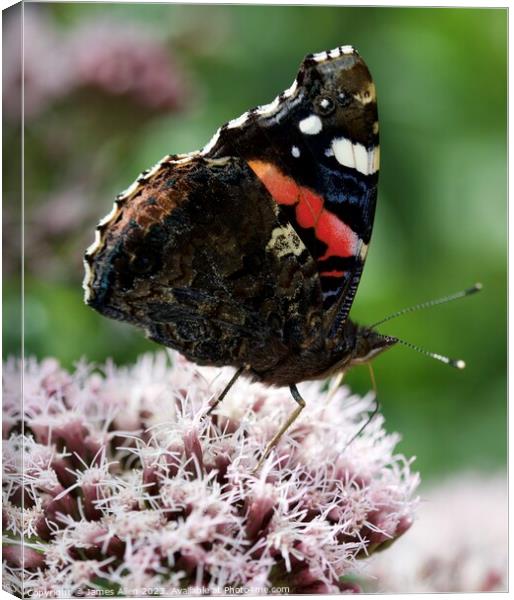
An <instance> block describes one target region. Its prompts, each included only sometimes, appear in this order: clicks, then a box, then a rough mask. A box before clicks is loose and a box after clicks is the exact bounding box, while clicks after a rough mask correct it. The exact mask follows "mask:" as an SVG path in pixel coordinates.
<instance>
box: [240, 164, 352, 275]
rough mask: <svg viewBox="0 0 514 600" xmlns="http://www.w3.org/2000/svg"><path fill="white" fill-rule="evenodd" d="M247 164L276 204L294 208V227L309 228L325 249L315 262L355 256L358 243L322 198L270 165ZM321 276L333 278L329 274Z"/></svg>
mask: <svg viewBox="0 0 514 600" xmlns="http://www.w3.org/2000/svg"><path fill="white" fill-rule="evenodd" d="M248 164H249V165H250V168H251V169H252V171H253V172H254V173H255V174H256V175H257V177H258V178H259V179H260V180H261V181H262V183H263V184H264V186H265V187H266V189H267V190H268V192H269V193H270V194H271V195H272V196H273V199H274V200H275V201H276V202H277V203H278V204H287V205H290V206H291V205H293V204H294V205H296V221H297V223H298V225H300V227H303V228H305V229H307V228H309V227H313V228H314V231H315V234H316V237H317V238H318V239H319V240H321V241H322V242H324V243H325V244H326V245H327V251H326V252H325V254H324V255H323V256H318V257H317V258H318V259H325V258H328V257H329V256H354V255H355V253H356V251H357V247H358V242H359V238H358V236H357V234H356V233H355V232H354V231H353V230H352V229H351V228H350V227H348V225H346V224H345V223H344V222H343V221H341V219H340V218H339V217H337V216H336V215H335V214H334V213H332V212H330V211H329V210H327V209H326V208H323V205H324V202H325V201H324V199H323V197H322V196H319V195H318V194H316V193H315V192H313V191H312V190H310V189H309V188H307V187H302V186H300V185H298V184H297V183H296V182H295V181H294V179H292V178H291V177H287V175H284V174H283V173H281V172H280V171H279V169H277V167H275V166H274V165H273V164H271V163H266V162H262V161H260V160H250V161H248ZM338 273H339V272H338ZM341 274H342V273H341ZM324 275H330V276H336V275H335V274H334V275H332V272H331V273H330V274H329V273H324Z"/></svg>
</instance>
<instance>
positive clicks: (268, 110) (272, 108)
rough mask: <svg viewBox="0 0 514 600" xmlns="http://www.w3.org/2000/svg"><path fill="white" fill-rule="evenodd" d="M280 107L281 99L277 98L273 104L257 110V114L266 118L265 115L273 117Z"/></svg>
mask: <svg viewBox="0 0 514 600" xmlns="http://www.w3.org/2000/svg"><path fill="white" fill-rule="evenodd" d="M279 106H280V99H279V97H278V96H277V97H276V98H275V99H274V100H273V101H272V102H270V103H269V104H263V105H262V106H259V107H258V108H257V111H256V112H257V114H259V115H262V116H265V115H273V114H275V113H276V112H277V110H278V107H279Z"/></svg>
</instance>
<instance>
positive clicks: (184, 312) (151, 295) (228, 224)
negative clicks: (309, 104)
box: [86, 156, 322, 373]
mask: <svg viewBox="0 0 514 600" xmlns="http://www.w3.org/2000/svg"><path fill="white" fill-rule="evenodd" d="M87 256H88V258H87V261H88V264H89V267H88V268H89V270H90V273H89V280H88V281H87V283H86V291H87V302H88V303H89V304H90V305H92V306H93V307H94V308H96V309H97V310H99V311H100V312H101V313H103V314H105V315H107V316H110V317H113V318H117V319H121V320H124V321H129V322H132V323H134V324H136V325H138V326H141V327H143V328H145V329H146V331H147V333H148V335H149V337H150V338H152V339H154V340H155V341H158V342H160V343H162V344H164V345H166V346H168V347H172V348H175V349H177V350H179V351H180V352H181V353H183V354H184V355H185V356H187V357H188V358H190V359H192V360H194V361H195V362H197V363H200V364H211V365H219V366H221V365H233V366H237V367H239V366H243V365H247V364H249V365H251V366H252V368H253V369H254V371H255V372H257V373H259V372H261V371H262V372H264V371H269V370H270V369H271V368H272V367H273V365H274V364H276V363H278V362H280V361H281V360H282V359H283V358H284V357H285V356H286V355H288V354H289V353H291V352H292V351H293V352H294V351H295V349H296V348H298V347H300V346H301V345H302V344H305V343H306V342H307V339H308V338H309V336H312V335H314V334H315V335H316V336H319V331H318V328H316V327H315V325H316V322H315V320H313V315H314V314H316V312H318V313H319V312H320V310H321V307H322V298H321V290H320V286H319V280H318V278H317V274H316V265H315V263H314V261H313V260H312V258H311V256H310V254H309V253H308V252H307V251H306V249H305V247H304V245H303V243H302V241H301V240H300V238H299V237H298V235H297V234H296V233H295V232H294V230H293V229H292V228H291V227H290V226H289V225H288V224H287V223H282V222H281V221H280V218H279V215H278V210H277V206H276V204H275V203H274V202H273V200H272V199H271V198H270V196H269V194H268V192H267V190H266V189H265V187H264V185H263V184H262V183H261V182H260V181H259V180H258V179H257V178H256V177H255V176H254V174H253V172H252V171H251V169H250V167H249V166H248V164H247V163H246V161H244V160H242V159H235V158H223V159H205V158H202V157H198V156H192V157H190V158H189V159H187V160H184V161H182V162H181V161H180V159H179V160H174V159H170V160H168V161H164V162H163V163H162V164H161V165H160V168H159V169H158V170H157V172H156V173H155V174H154V175H152V176H151V177H149V178H147V179H146V181H145V182H144V185H139V186H136V188H135V189H134V190H133V191H132V192H131V193H130V194H129V195H128V196H126V197H124V198H122V199H121V201H119V202H118V207H117V209H115V211H114V212H113V214H111V216H110V218H109V219H108V220H107V221H106V222H105V223H103V224H102V225H101V226H100V231H99V240H98V243H97V246H96V247H95V248H93V249H90V251H89V252H88V254H87ZM311 322H312V326H310V325H309V324H310V323H311Z"/></svg>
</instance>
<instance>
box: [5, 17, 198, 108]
mask: <svg viewBox="0 0 514 600" xmlns="http://www.w3.org/2000/svg"><path fill="white" fill-rule="evenodd" d="M21 31H22V27H21V23H20V22H19V20H18V19H17V18H15V17H12V18H8V19H7V22H6V32H5V36H6V37H5V40H6V42H5V58H6V60H5V64H4V88H5V90H6V94H5V111H6V116H7V117H8V118H11V119H12V120H17V119H18V118H19V116H20V111H21V104H20V98H19V87H20V82H21V77H22V72H21V69H22V65H21V53H20V48H19V46H20V38H21ZM23 42H24V43H23V69H24V70H23V73H24V84H25V85H24V109H25V119H26V120H27V119H31V118H33V117H35V116H37V115H39V114H40V113H41V112H42V111H44V110H45V109H46V108H48V106H49V105H51V104H52V103H53V102H56V101H58V100H60V99H62V98H63V97H64V96H66V95H68V94H70V93H71V92H74V91H77V90H86V89H92V90H94V92H95V93H96V94H98V93H101V94H104V95H106V96H112V97H115V98H117V97H125V98H127V99H130V100H132V101H133V102H134V103H135V104H136V105H137V106H139V107H140V108H145V109H147V110H149V111H158V110H173V109H176V108H178V107H180V106H181V105H182V104H183V101H184V94H185V87H186V86H185V81H184V74H183V73H182V72H181V70H180V69H179V68H178V67H177V65H176V64H175V61H174V60H173V58H172V56H171V52H170V51H169V49H168V48H167V47H166V44H165V42H164V41H160V40H158V39H155V34H151V33H150V32H148V31H145V30H144V28H142V27H141V26H139V25H138V26H136V25H133V24H129V23H114V22H111V23H107V22H104V21H101V20H97V21H90V22H85V23H83V24H81V25H78V26H75V27H72V28H71V29H70V30H69V31H66V32H65V31H61V30H59V29H58V28H57V27H56V26H55V25H54V23H53V21H52V20H51V19H50V18H48V17H47V15H46V14H45V12H44V10H42V9H41V7H35V6H29V7H25V10H24V18H23Z"/></svg>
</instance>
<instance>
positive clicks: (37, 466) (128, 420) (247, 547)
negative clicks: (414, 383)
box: [4, 353, 418, 596]
mask: <svg viewBox="0 0 514 600" xmlns="http://www.w3.org/2000/svg"><path fill="white" fill-rule="evenodd" d="M170 363H171V364H170ZM20 368H21V367H20V363H19V362H17V361H14V360H10V361H8V363H7V364H6V365H5V368H4V402H5V407H4V410H5V412H6V414H7V415H8V419H7V421H6V428H5V431H4V437H5V438H6V440H5V441H4V465H5V467H4V470H5V475H6V477H5V490H6V491H5V500H4V530H5V532H6V535H7V539H6V548H7V552H6V553H5V554H4V559H5V567H4V570H5V581H6V582H7V585H8V586H9V588H10V590H11V591H12V592H13V593H20V589H21V588H24V592H25V593H26V594H27V593H29V594H30V593H34V592H35V591H36V590H38V592H40V591H41V590H42V589H44V590H47V591H48V592H49V593H61V594H62V593H63V590H64V591H65V592H67V593H69V594H72V593H84V591H85V590H88V589H92V590H94V589H98V588H108V589H110V590H115V591H116V592H117V593H123V594H124V595H135V596H140V595H145V594H146V593H151V594H156V593H159V594H162V595H173V594H174V593H175V594H177V593H180V590H185V589H187V590H188V591H190V593H191V592H192V593H198V594H203V593H210V594H212V593H214V594H221V593H231V591H232V590H236V591H237V590H239V591H240V590H241V589H242V590H243V591H245V592H253V593H267V592H269V593H271V592H273V590H275V591H276V590H278V589H279V590H280V591H281V592H282V593H284V592H289V593H294V592H303V593H308V592H310V593H321V592H334V593H337V592H340V591H342V590H343V591H344V590H347V591H353V590H354V589H355V587H356V586H355V584H354V583H351V582H347V581H345V580H344V579H343V578H344V576H345V575H348V574H351V573H352V572H354V571H355V570H356V569H358V568H359V566H358V565H359V563H360V564H361V565H362V564H364V563H363V561H359V559H360V558H362V557H365V556H368V555H369V554H371V553H372V552H374V551H375V550H377V549H378V548H383V547H385V546H386V545H388V544H390V543H391V541H392V540H394V539H396V538H397V537H399V536H400V535H402V533H404V531H406V529H408V527H409V525H410V523H411V521H412V518H413V512H414V508H415V505H416V498H415V497H414V495H415V490H416V487H417V484H418V476H417V475H416V474H413V473H412V472H411V469H410V461H408V460H406V459H405V458H404V457H402V456H401V455H398V454H394V448H395V445H396V443H397V441H398V436H397V435H394V434H393V435H390V434H386V433H385V431H384V429H383V418H382V417H376V418H375V419H374V420H373V421H371V423H370V424H369V425H368V426H367V427H366V428H365V430H364V431H363V433H362V434H361V435H360V436H359V437H357V438H355V439H354V440H353V441H351V439H352V437H353V436H354V435H355V433H356V432H357V431H358V430H359V428H360V427H361V425H362V424H363V423H364V422H365V420H366V419H367V416H368V414H369V412H370V410H371V409H372V404H373V400H372V398H371V397H365V398H358V397H355V396H350V394H349V391H348V390H347V389H346V388H344V387H343V388H338V389H330V390H326V389H324V387H323V384H322V383H319V382H313V383H304V384H302V385H301V386H300V388H301V393H302V394H303V396H304V398H305V399H306V402H307V407H306V408H305V410H304V411H303V413H302V415H301V416H300V418H299V419H298V420H297V421H296V422H295V423H294V425H293V426H292V427H291V428H290V430H289V431H288V432H287V433H286V435H284V436H283V438H282V439H281V441H280V443H279V444H278V446H277V447H276V449H275V450H274V451H273V452H272V453H271V455H270V456H269V457H268V459H267V460H266V461H265V462H264V464H263V466H262V468H261V469H260V471H258V472H257V473H254V472H253V471H254V468H255V466H256V464H257V462H258V460H259V458H260V455H261V453H262V450H263V448H264V447H265V446H266V443H267V441H269V440H270V439H271V437H272V436H273V434H274V433H275V432H276V430H277V424H279V423H281V422H283V421H284V420H285V418H286V416H287V415H288V414H289V413H290V412H291V411H292V409H293V408H294V403H293V401H292V399H291V398H290V396H289V392H288V390H285V389H273V388H267V387H264V386H262V385H261V384H258V383H252V382H249V381H247V380H243V379H240V380H238V382H237V384H236V385H235V386H234V387H233V388H232V389H231V391H230V393H229V394H228V396H227V397H226V398H225V399H224V401H223V402H222V403H221V404H220V405H219V407H218V408H217V409H216V411H215V412H214V414H213V415H211V416H209V417H205V413H206V411H207V409H208V406H209V404H210V402H212V400H213V399H214V398H215V397H216V395H217V394H219V393H220V391H221V390H222V389H223V386H224V385H225V384H226V382H227V381H228V380H229V378H230V377H231V370H230V369H228V368H227V369H221V370H217V369H209V368H200V367H197V366H195V365H193V364H192V363H190V362H188V361H186V360H185V359H184V358H183V357H181V356H180V355H178V354H176V353H170V354H169V355H167V354H165V353H159V354H156V355H145V356H142V357H141V358H140V359H139V360H138V362H137V363H136V364H135V365H133V366H132V367H116V366H115V365H114V364H112V363H111V362H110V363H108V364H106V365H104V366H103V367H102V368H101V369H95V368H93V366H92V365H88V364H86V363H80V364H78V365H77V367H76V369H75V371H74V373H72V374H70V373H68V372H67V371H65V370H63V369H62V368H61V367H60V366H59V364H58V363H57V361H55V360H53V359H46V360H44V361H42V362H39V363H38V362H37V361H35V360H27V361H26V363H25V368H24V406H23V413H22V407H21V396H20V385H19V382H20ZM22 420H24V423H25V427H24V430H21V422H22ZM350 441H351V443H349V442H350ZM22 449H23V454H22V453H21V450H22ZM21 458H22V459H23V460H21ZM22 500H23V502H24V512H23V511H22V509H21V506H22ZM21 540H23V541H24V543H25V545H24V548H25V555H23V551H22V550H21V546H20V541H21ZM234 593H235V592H234Z"/></svg>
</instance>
